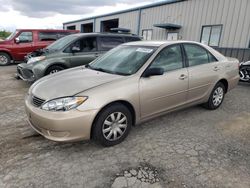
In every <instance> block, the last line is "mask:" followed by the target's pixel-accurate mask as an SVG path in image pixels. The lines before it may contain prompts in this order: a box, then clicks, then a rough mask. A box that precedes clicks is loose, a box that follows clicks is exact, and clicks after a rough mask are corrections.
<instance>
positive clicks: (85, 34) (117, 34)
mask: <svg viewBox="0 0 250 188" xmlns="http://www.w3.org/2000/svg"><path fill="white" fill-rule="evenodd" d="M74 36H77V37H83V36H112V37H113V36H118V37H119V36H120V37H135V38H139V36H137V35H134V34H123V33H77V34H74Z"/></svg>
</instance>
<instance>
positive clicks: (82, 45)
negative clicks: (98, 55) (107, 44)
mask: <svg viewBox="0 0 250 188" xmlns="http://www.w3.org/2000/svg"><path fill="white" fill-rule="evenodd" d="M73 46H75V47H78V48H79V49H80V52H93V51H96V50H97V48H96V37H87V38H83V39H80V40H78V41H76V42H75V43H74V44H73Z"/></svg>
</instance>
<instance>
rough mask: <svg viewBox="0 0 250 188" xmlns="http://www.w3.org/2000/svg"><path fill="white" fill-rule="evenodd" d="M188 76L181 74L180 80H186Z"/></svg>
mask: <svg viewBox="0 0 250 188" xmlns="http://www.w3.org/2000/svg"><path fill="white" fill-rule="evenodd" d="M186 78H187V75H185V74H181V75H180V77H179V79H180V80H185V79H186Z"/></svg>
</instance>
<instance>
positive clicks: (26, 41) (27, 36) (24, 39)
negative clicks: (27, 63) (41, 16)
mask: <svg viewBox="0 0 250 188" xmlns="http://www.w3.org/2000/svg"><path fill="white" fill-rule="evenodd" d="M17 38H18V39H19V42H18V43H17V42H15V43H14V45H13V51H15V52H16V60H23V59H24V56H26V55H27V54H28V53H30V52H32V51H33V50H34V47H33V34H32V32H31V31H23V32H21V33H20V34H19V35H18V36H17Z"/></svg>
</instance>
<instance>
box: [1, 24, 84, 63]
mask: <svg viewBox="0 0 250 188" xmlns="http://www.w3.org/2000/svg"><path fill="white" fill-rule="evenodd" d="M74 33H79V31H76V30H75V31H73V30H48V29H18V30H16V31H15V32H13V33H12V34H11V35H10V36H9V37H8V38H7V39H5V40H4V41H1V42H0V66H1V65H8V64H10V63H11V62H14V61H23V60H24V57H25V55H26V54H27V53H30V52H33V51H35V50H37V49H42V48H44V47H46V46H48V45H49V44H51V43H53V42H54V41H56V40H57V39H60V38H62V37H64V36H67V35H70V34H74Z"/></svg>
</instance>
